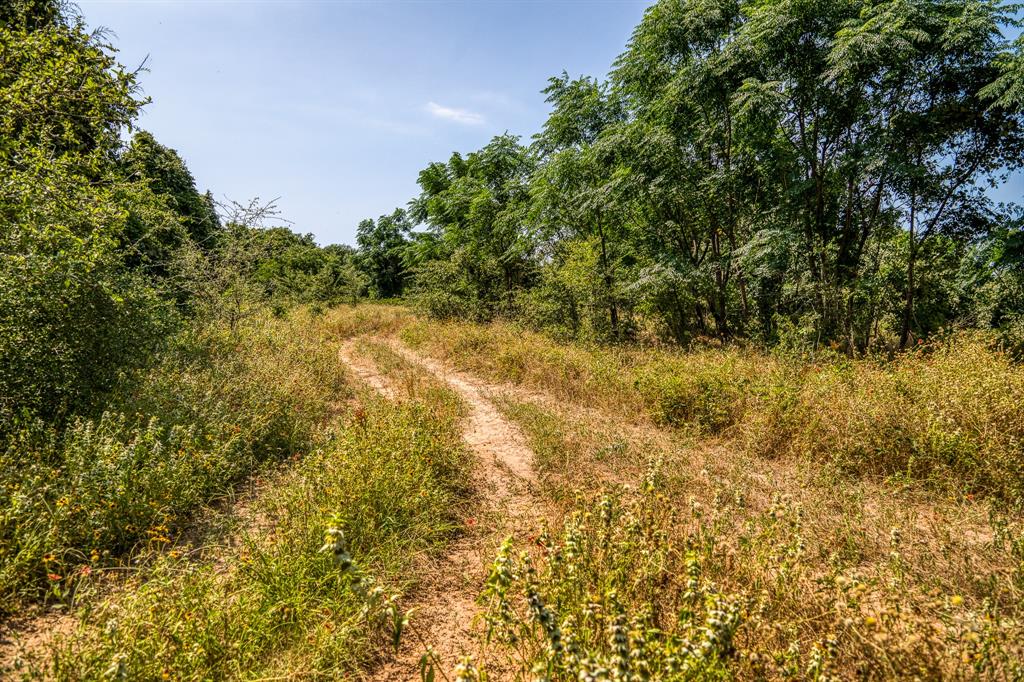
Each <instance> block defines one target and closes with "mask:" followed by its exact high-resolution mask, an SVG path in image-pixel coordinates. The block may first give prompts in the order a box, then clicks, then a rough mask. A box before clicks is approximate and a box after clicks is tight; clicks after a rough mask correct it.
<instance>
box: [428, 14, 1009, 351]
mask: <svg viewBox="0 0 1024 682" xmlns="http://www.w3.org/2000/svg"><path fill="white" fill-rule="evenodd" d="M1012 11H1013V8H1012V7H1004V6H1002V5H1000V4H998V3H989V2H982V1H977V2H969V3H966V4H964V3H952V2H945V1H943V0H928V1H927V2H920V3H905V2H886V3H881V4H872V3H862V2H861V3H858V2H854V3H850V2H842V1H839V0H835V1H833V0H823V1H822V2H816V3H811V4H805V5H795V4H792V3H763V2H746V1H744V2H718V1H717V0H712V1H711V2H706V1H704V0H692V1H690V0H687V1H683V2H680V1H679V0H664V1H663V2H658V3H656V4H655V5H654V6H652V7H651V8H649V9H648V11H647V13H646V14H645V16H644V19H643V20H642V21H641V23H640V25H639V26H637V28H636V30H635V31H634V33H633V36H632V38H631V40H630V42H629V44H628V45H627V48H626V51H625V52H624V53H623V54H622V55H621V56H620V57H619V59H618V60H617V61H616V63H615V65H614V68H613V70H612V72H611V75H610V79H609V81H608V82H601V81H598V80H596V79H592V78H589V77H580V78H575V79H574V78H570V76H569V75H568V74H564V73H563V74H562V76H560V77H555V78H552V79H550V81H549V84H548V87H547V88H545V90H544V93H545V94H546V95H547V97H548V102H549V103H550V104H551V105H552V111H551V114H550V116H549V118H548V120H547V121H546V123H545V125H544V128H543V130H542V131H541V132H540V133H539V134H538V135H537V136H536V138H535V144H534V146H533V148H532V150H531V152H532V153H531V154H529V155H527V154H524V153H523V152H522V151H517V150H516V149H515V143H514V141H513V140H511V139H509V138H508V136H505V137H501V138H495V140H494V141H492V142H491V144H489V145H488V146H486V147H484V148H483V149H481V150H480V151H477V152H473V153H471V154H469V155H466V156H462V155H460V154H455V155H453V156H452V157H451V159H450V160H449V162H448V163H446V164H444V163H435V164H431V165H430V166H429V167H428V168H426V169H425V170H423V171H422V172H421V173H420V178H419V180H420V185H421V188H422V190H423V191H422V193H421V195H420V197H418V198H417V199H416V200H414V202H413V204H412V205H413V211H412V215H413V217H414V218H415V219H416V220H418V221H422V222H426V223H427V224H428V225H429V227H430V229H431V233H430V234H431V235H432V238H430V239H425V240H423V241H422V243H420V244H417V248H416V249H415V251H414V253H415V261H414V262H415V264H416V265H418V266H419V272H422V273H424V274H425V276H424V279H423V281H422V282H421V284H420V286H419V287H418V289H417V291H418V296H419V298H420V299H421V300H425V301H426V300H429V301H431V303H430V305H429V306H428V307H426V308H425V310H427V311H428V312H431V313H432V314H434V313H435V312H436V311H442V312H437V314H442V315H448V316H450V315H467V316H470V317H472V318H474V319H479V318H480V317H481V310H480V308H481V305H480V304H482V305H483V308H484V310H485V311H486V314H485V316H486V317H494V316H495V315H498V314H502V315H506V316H516V317H519V318H520V319H523V320H524V321H526V322H527V323H528V324H530V325H531V326H535V327H540V328H545V329H549V330H550V331H552V332H553V333H555V334H557V335H559V336H566V335H569V336H577V337H579V338H585V339H603V340H622V339H629V338H635V337H636V336H638V335H647V334H650V333H651V332H653V333H654V334H656V335H657V336H660V337H662V338H670V339H673V340H675V341H678V342H684V343H686V342H690V341H691V340H693V339H694V338H699V337H706V336H717V337H720V338H723V339H729V338H734V337H749V338H754V339H757V340H759V341H761V342H763V343H766V344H773V343H776V342H777V341H778V340H779V336H780V334H781V333H785V332H786V330H788V329H792V328H804V327H809V328H810V330H811V333H810V338H811V345H812V347H813V348H815V349H817V348H819V347H821V346H823V345H825V344H831V343H839V344H841V345H842V346H843V348H844V349H845V350H846V352H848V353H851V354H852V353H858V352H864V351H867V350H869V349H872V348H879V347H884V348H894V347H897V346H898V347H900V348H905V347H907V346H908V345H909V344H910V343H911V342H912V341H914V340H916V339H920V338H923V337H927V336H929V335H932V334H935V333H936V332H937V331H938V330H939V329H942V328H946V327H949V326H951V325H956V324H964V325H972V324H981V325H989V324H997V325H1000V326H1006V327H1007V329H1010V328H1015V327H1016V325H1017V323H1016V322H1014V321H1011V320H1016V319H1017V317H1018V316H1019V303H1016V302H1015V303H1013V305H1014V306H1016V308H1017V310H1014V312H1013V313H1012V314H1011V315H1010V317H1009V318H1007V320H1008V321H1007V323H1006V324H1005V325H1003V323H1002V322H995V321H994V320H992V319H991V318H990V319H989V320H988V321H986V322H982V321H981V317H984V315H983V314H980V313H982V310H983V307H984V306H986V305H987V304H985V303H984V302H983V301H982V299H980V298H978V297H975V296H973V295H972V294H973V291H972V286H973V284H972V282H971V281H970V280H969V279H967V277H965V276H966V275H968V273H967V272H966V270H967V269H969V268H970V266H971V264H972V262H975V263H976V261H972V258H973V257H972V256H971V251H972V250H973V249H976V248H977V247H978V246H979V245H981V244H984V243H986V242H987V241H988V240H991V239H992V238H994V237H997V235H999V234H1000V233H1003V232H1005V230H1006V229H1007V227H1008V226H1012V225H1013V224H1014V223H1013V218H1012V217H1011V216H1010V215H1008V214H1007V212H1006V211H1004V210H1002V209H1001V208H997V207H995V206H994V205H993V204H992V201H991V200H990V198H989V197H988V196H987V195H986V194H985V192H984V191H983V187H984V186H985V185H986V184H998V183H999V182H1001V181H1003V180H1004V179H1005V177H1006V174H1007V173H1008V172H1010V171H1013V170H1015V169H1019V168H1020V166H1021V163H1022V162H1021V159H1022V158H1024V106H1022V104H1021V98H1020V97H1018V96H1017V94H1015V93H1017V92H1018V91H1019V90H1020V87H1019V83H1018V82H1017V81H1019V80H1020V78H1019V77H1018V76H1019V73H1018V72H1019V71H1020V68H1019V66H1020V64H1021V60H1020V51H1021V46H1022V43H1021V41H1019V40H1018V41H1017V42H1015V43H1012V44H1011V43H1009V42H1008V41H1006V40H1005V39H1004V38H1003V36H1002V33H1001V28H1002V27H1003V26H1006V25H1008V24H1011V23H1012V22H1013V20H1012V18H1011V17H1010V15H1011V13H1012ZM1018 94H1019V93H1018ZM494 159H501V160H502V161H501V162H500V163H495V162H494ZM419 247H429V248H419ZM460 251H464V252H465V253H467V254H468V255H469V256H468V257H466V258H455V257H454V256H455V254H457V253H459V252H460ZM587 251H590V252H591V253H592V254H593V258H592V259H591V260H593V261H595V262H594V265H593V266H592V267H590V268H588V269H589V271H588V272H586V274H583V273H581V272H579V265H580V264H581V263H586V262H588V259H587V258H586V252H587ZM435 260H447V261H453V262H456V263H458V264H459V265H458V266H457V267H459V268H460V269H462V270H464V273H462V275H461V276H459V275H458V274H457V273H455V272H453V271H452V267H453V266H452V265H451V264H450V263H449V264H447V265H439V266H429V267H427V266H425V265H424V261H427V262H432V261H435ZM562 270H566V272H564V273H563V272H562ZM982 274H987V273H982ZM976 279H979V278H976ZM980 279H984V277H981V278H980ZM994 279H999V280H1000V284H998V285H997V284H994V283H993V284H992V285H991V287H992V288H995V287H999V288H1001V289H1002V288H1003V287H1005V286H1006V285H1007V284H1009V282H1007V281H1006V279H1005V277H999V278H994ZM501 284H504V287H501ZM502 288H503V289H504V291H502V290H501V289H502ZM1011 288H1012V287H1011ZM434 289H436V290H437V296H433V297H432V296H431V295H429V292H430V290H434ZM470 291H471V292H473V293H472V294H468V293H467V292H470ZM514 299H515V300H514ZM466 300H472V301H478V302H480V304H477V303H474V304H472V305H467V304H465V301H466ZM985 300H989V301H991V299H985ZM1004 300H1013V301H1015V300H1016V299H1014V298H1013V297H1012V295H1011V296H1010V297H1009V299H1004ZM439 301H449V302H451V303H452V305H441V304H440V303H439ZM989 305H990V304H989ZM979 306H982V308H979ZM460 311H461V312H460ZM597 312H600V313H601V315H602V316H603V317H604V321H603V322H602V321H601V320H600V319H599V318H598V317H597V316H596V315H595V313H597ZM1000 319H1002V318H1000ZM1011 335H1012V334H1011Z"/></svg>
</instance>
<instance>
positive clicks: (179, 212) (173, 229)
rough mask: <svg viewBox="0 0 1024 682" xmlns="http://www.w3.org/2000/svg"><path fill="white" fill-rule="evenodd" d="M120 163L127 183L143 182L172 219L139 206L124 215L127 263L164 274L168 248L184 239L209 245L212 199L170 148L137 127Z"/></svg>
mask: <svg viewBox="0 0 1024 682" xmlns="http://www.w3.org/2000/svg"><path fill="white" fill-rule="evenodd" d="M120 165H121V169H122V170H121V172H122V173H123V174H124V176H125V177H126V178H127V179H128V180H129V182H132V183H136V184H142V185H145V186H146V187H147V188H148V189H149V191H150V192H151V193H152V195H153V196H154V197H156V198H157V199H158V200H159V202H160V203H159V205H160V207H161V208H163V209H166V210H167V211H170V212H171V213H172V214H173V215H174V216H175V218H176V220H174V221H163V222H161V221H157V220H154V219H153V218H152V217H151V215H145V214H144V212H142V211H133V212H132V213H131V214H129V217H128V226H127V228H126V230H125V232H124V236H123V243H124V245H125V248H126V250H127V251H128V254H127V256H128V259H129V263H130V264H132V265H133V266H136V267H141V266H145V267H146V268H147V269H148V270H149V271H150V272H151V273H154V274H165V272H166V268H167V264H168V261H169V260H170V258H171V256H172V254H173V251H174V250H175V249H176V248H177V247H179V246H180V245H181V244H182V242H183V241H184V240H185V239H191V240H192V241H194V242H195V243H197V244H198V245H200V247H202V248H206V249H209V248H212V247H213V245H214V241H215V240H216V238H217V236H218V234H219V232H220V228H221V225H220V219H219V218H218V216H217V209H216V206H215V205H214V202H213V198H212V196H210V194H209V193H206V194H200V193H199V191H198V190H197V189H196V182H195V178H193V177H192V173H191V172H190V171H189V169H188V167H187V166H186V165H185V162H184V160H182V158H181V157H180V156H179V155H178V153H177V152H176V151H175V150H173V149H170V148H168V147H165V146H163V145H162V144H160V143H159V142H157V141H156V139H155V138H154V137H153V136H152V135H151V134H150V133H148V132H145V131H139V132H137V133H136V134H135V136H134V137H133V138H132V141H131V144H130V146H129V147H128V149H127V150H126V151H125V152H124V153H123V154H122V155H121V157H120Z"/></svg>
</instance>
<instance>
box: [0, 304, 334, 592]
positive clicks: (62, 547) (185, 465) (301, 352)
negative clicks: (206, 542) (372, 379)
mask: <svg viewBox="0 0 1024 682" xmlns="http://www.w3.org/2000/svg"><path fill="white" fill-rule="evenodd" d="M345 395H347V388H346V386H345V383H344V374H343V371H342V370H341V369H340V368H339V367H338V366H337V364H336V359H335V357H334V354H333V353H332V352H331V350H330V349H329V348H326V347H323V346H322V344H320V335H319V333H318V328H317V327H316V326H315V324H314V323H313V322H311V320H309V318H308V317H306V316H302V315H299V316H297V317H295V318H294V319H292V320H290V321H280V320H273V319H269V317H268V318H259V319H256V320H253V321H252V323H251V324H250V325H248V326H246V327H244V328H243V329H241V330H240V331H239V333H238V334H235V335H231V334H226V333H223V332H221V331H218V330H200V331H193V332H187V333H184V334H183V335H182V336H180V337H179V338H178V339H177V340H176V341H175V343H174V344H173V346H172V348H171V349H169V350H168V351H167V352H166V353H165V354H164V356H163V358H162V359H161V361H160V362H159V363H158V364H157V365H156V366H155V367H153V368H152V369H150V370H149V371H147V372H141V373H138V374H137V375H135V376H131V377H125V378H124V379H123V381H122V385H121V387H120V388H119V389H118V392H117V395H115V397H114V400H113V401H112V402H111V404H110V407H109V410H108V412H106V413H105V414H104V415H103V416H102V417H100V418H98V419H87V418H80V419H77V420H75V421H73V422H72V423H71V424H70V425H69V426H67V427H66V428H63V429H62V428H59V427H56V426H53V425H47V424H44V423H42V422H38V421H29V422H23V423H22V424H21V425H20V428H18V429H17V430H16V431H15V432H14V433H12V434H11V435H10V436H9V437H8V438H7V439H6V441H5V442H4V444H3V446H2V450H0V509H2V510H3V516H2V517H0V594H3V595H4V596H5V600H4V603H5V605H6V606H7V607H8V608H15V607H16V600H14V599H13V598H12V597H14V596H16V595H21V596H33V595H39V594H41V592H42V591H44V589H45V586H46V585H47V584H49V585H50V587H51V588H53V589H54V590H56V591H59V590H60V589H61V585H65V586H67V585H70V584H73V583H72V581H71V578H70V576H69V575H68V573H69V569H70V567H71V566H75V565H80V564H83V563H92V564H96V563H97V562H98V563H104V562H106V561H108V560H109V559H107V558H106V557H108V556H109V555H116V554H119V553H123V552H125V551H127V550H130V549H131V548H132V547H133V546H135V545H136V544H137V543H146V542H148V543H156V544H162V543H166V542H168V541H169V539H170V535H171V534H173V533H174V532H176V531H177V530H178V529H180V528H181V527H182V526H183V525H184V524H185V523H187V521H188V520H189V518H190V517H191V515H192V513H193V512H194V510H195V509H196V508H197V507H199V506H201V505H202V504H204V503H207V502H209V501H210V500H212V499H215V498H216V497H218V496H220V495H223V494H225V493H226V492H228V491H229V489H230V487H231V485H232V484H233V483H234V482H236V481H237V480H238V479H239V478H241V477H242V476H245V475H247V474H248V473H250V472H251V471H252V470H253V469H255V468H257V467H259V466H260V465H261V464H262V463H264V462H269V461H272V460H279V459H283V458H285V457H288V456H291V455H293V454H297V453H302V452H306V451H308V450H309V449H310V448H311V447H312V446H313V444H314V443H315V442H316V441H317V429H318V428H319V425H321V424H322V423H323V422H324V421H325V420H326V419H328V418H329V417H330V416H331V415H332V414H333V412H334V410H335V405H336V402H337V401H338V400H340V399H341V398H343V397H344V396H345ZM55 575H56V576H61V577H60V578H59V579H53V578H52V576H55Z"/></svg>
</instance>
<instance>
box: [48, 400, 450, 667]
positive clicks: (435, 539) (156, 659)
mask: <svg viewBox="0 0 1024 682" xmlns="http://www.w3.org/2000/svg"><path fill="white" fill-rule="evenodd" d="M456 413H457V405H454V404H452V403H448V404H444V403H437V402H435V403H433V404H430V405H428V404H425V403H421V402H410V403H404V404H402V405H394V404H390V403H386V402H385V401H382V400H372V401H370V402H368V403H364V404H363V405H362V406H361V407H360V408H359V409H358V410H357V411H356V413H355V414H354V415H353V417H352V421H351V422H349V424H348V425H347V426H346V427H345V428H344V429H343V430H341V431H340V433H339V434H338V436H337V437H336V438H335V439H333V440H331V441H330V442H327V443H325V444H324V445H323V447H322V448H320V449H318V450H317V451H315V452H314V453H313V454H311V455H309V456H307V457H306V458H305V459H303V460H301V461H300V462H299V463H298V464H297V465H296V466H294V467H293V468H290V469H288V470H286V471H285V472H283V473H282V474H280V475H279V476H278V477H277V478H275V479H274V481H273V484H272V485H269V486H267V488H266V492H265V493H264V494H261V495H260V496H259V497H258V498H257V499H256V500H255V501H254V502H253V503H252V506H251V508H249V509H247V510H246V516H247V517H248V522H247V523H245V524H243V525H242V527H241V528H239V529H238V530H236V534H237V538H236V541H235V542H234V543H232V544H231V545H230V546H228V547H226V548H221V549H218V550H216V551H211V550H209V549H207V550H206V552H205V555H204V556H199V557H198V558H197V557H196V556H194V555H193V554H190V553H188V552H186V553H180V552H178V551H172V552H170V553H163V554H161V555H160V556H159V558H157V559H156V560H155V563H154V564H153V565H152V566H151V567H148V568H146V569H145V570H144V571H142V572H141V573H140V574H139V577H138V578H130V579H128V581H127V583H126V584H122V585H120V587H121V588H122V589H119V590H116V591H115V593H114V597H112V598H108V599H104V598H103V589H104V586H103V578H97V576H98V575H102V573H94V574H93V576H92V577H91V578H90V580H91V582H90V583H89V585H88V586H87V587H83V588H82V590H83V591H84V590H86V589H88V590H90V591H94V592H95V594H90V593H86V594H83V595H82V596H80V602H81V603H82V604H83V605H84V607H83V611H82V613H81V623H82V625H81V626H80V628H79V630H78V631H77V632H76V633H75V634H73V635H71V636H69V637H66V638H64V639H61V640H59V641H58V642H57V644H56V648H55V650H54V651H53V652H52V657H51V658H50V660H49V661H39V662H37V663H36V664H35V665H34V670H35V672H36V673H38V674H43V675H45V676H47V677H52V678H55V679H62V680H84V679H97V678H100V677H102V676H104V675H109V676H114V677H118V676H119V677H121V678H122V679H160V678H161V677H162V676H168V675H169V676H170V677H171V678H173V679H234V678H239V677H246V678H261V677H267V678H274V677H276V676H284V677H289V678H301V677H323V678H337V677H338V676H344V675H345V674H352V673H353V672H354V671H355V670H357V669H358V668H359V667H360V666H365V665H367V664H369V663H372V661H373V660H374V659H375V658H376V657H378V656H380V655H381V653H382V652H383V651H385V650H386V649H387V647H388V646H389V645H390V642H391V641H392V638H393V636H394V634H395V633H394V631H393V624H394V616H395V615H398V616H399V617H401V614H400V613H399V614H394V613H391V614H389V613H387V611H388V609H389V608H393V606H392V604H391V603H390V602H389V599H390V595H392V594H400V593H401V592H402V591H403V589H404V588H406V587H408V586H409V585H410V583H411V582H412V578H411V575H412V573H411V570H410V569H411V568H412V560H413V558H414V557H415V556H416V555H417V554H418V553H419V552H422V551H424V550H429V549H435V548H437V547H438V546H439V545H440V544H442V543H443V542H444V541H445V540H446V539H447V538H449V537H451V536H452V534H453V532H454V528H455V526H456V520H455V516H454V515H455V514H456V513H457V511H458V509H459V507H460V502H459V500H460V499H461V498H462V497H463V495H464V492H465V491H463V490H461V489H460V487H459V483H458V481H460V480H464V475H463V472H464V469H465V466H466V465H467V462H468V460H467V458H466V456H465V453H464V451H463V450H462V448H461V446H460V443H459V430H458V427H457V424H456V422H455V419H456ZM328 531H330V532H331V533H335V534H338V533H340V534H343V535H342V537H343V538H344V543H345V545H344V551H345V556H346V559H345V563H344V564H342V563H339V562H338V561H337V560H336V557H335V556H334V555H333V554H332V553H331V552H323V551H321V546H322V545H324V541H325V540H324V538H325V534H326V533H328ZM336 537H338V535H332V536H329V537H328V540H329V541H330V542H331V543H333V542H334V541H335V538H336ZM107 589H109V588H107Z"/></svg>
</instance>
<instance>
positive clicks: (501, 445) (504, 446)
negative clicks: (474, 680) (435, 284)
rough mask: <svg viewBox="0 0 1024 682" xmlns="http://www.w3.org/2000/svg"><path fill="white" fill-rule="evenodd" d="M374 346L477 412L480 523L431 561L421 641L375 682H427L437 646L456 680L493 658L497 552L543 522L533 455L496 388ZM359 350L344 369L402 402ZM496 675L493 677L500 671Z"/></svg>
mask: <svg viewBox="0 0 1024 682" xmlns="http://www.w3.org/2000/svg"><path fill="white" fill-rule="evenodd" d="M370 340H373V341H377V342H379V343H382V344H385V345H387V346H388V347H389V348H390V349H391V350H392V351H394V352H395V353H396V354H398V355H399V356H400V357H402V358H403V359H404V360H405V361H406V362H408V363H409V364H411V365H413V366H415V367H418V368H420V369H422V370H424V371H425V372H427V373H428V374H430V375H432V376H433V377H434V378H435V379H437V380H438V381H441V382H443V383H445V384H447V385H448V386H449V387H450V388H451V389H452V390H454V391H455V392H456V393H457V394H458V395H459V397H460V398H461V399H462V400H463V402H464V403H465V404H466V406H467V407H468V409H469V415H468V417H467V419H466V421H465V425H464V429H463V433H462V436H463V440H464V441H465V443H466V445H467V446H468V447H469V449H470V450H471V451H472V452H473V453H474V454H475V455H476V458H477V466H476V471H475V472H474V474H473V487H474V488H475V490H476V491H477V493H478V495H479V517H478V518H477V517H474V518H470V519H466V524H467V528H466V531H467V532H466V534H465V535H464V536H462V537H461V538H459V539H458V540H457V541H455V542H454V543H452V544H451V545H450V546H449V547H448V550H447V552H446V554H445V555H444V556H443V557H440V558H438V559H435V560H429V561H424V565H423V566H422V567H421V568H420V578H421V580H420V586H419V589H418V590H417V591H416V592H415V593H414V594H413V595H412V596H411V598H410V602H409V603H408V604H407V605H406V608H410V607H411V608H412V609H413V617H412V619H411V622H410V624H411V628H410V634H412V635H413V636H406V637H403V643H402V646H401V647H400V649H399V651H398V654H397V655H396V656H395V658H394V659H393V660H391V661H389V662H388V663H386V664H384V665H382V666H381V667H379V668H378V669H376V670H374V671H372V672H371V674H370V675H369V679H375V680H419V679H420V659H421V657H422V656H423V654H424V653H425V651H426V647H428V646H429V647H430V648H431V650H432V651H433V656H434V658H435V660H436V661H437V666H436V667H437V668H438V670H437V672H438V673H439V674H438V678H440V679H451V674H452V671H453V669H454V668H455V666H456V664H457V663H458V662H459V659H460V658H461V657H462V656H465V655H472V656H474V659H475V660H476V661H477V662H480V661H482V660H483V659H485V658H486V651H484V650H483V649H482V642H483V638H482V636H481V635H482V630H481V627H482V622H481V619H480V618H479V616H480V610H479V607H478V606H477V603H476V597H477V595H478V594H479V592H480V590H481V588H482V587H483V582H484V580H485V578H486V575H487V567H488V565H489V563H490V561H491V559H492V558H493V556H494V552H495V550H496V548H497V547H498V545H499V544H500V542H501V540H502V539H503V538H504V537H506V536H508V535H517V536H520V537H522V536H523V534H525V533H528V532H532V531H533V530H534V529H535V528H536V527H537V525H538V524H539V522H540V518H541V513H540V503H539V501H538V499H537V498H536V496H535V495H534V493H533V489H534V486H535V483H536V475H535V473H534V470H533V452H532V451H531V450H530V448H529V447H528V446H527V445H526V439H525V438H524V437H523V435H522V433H521V432H520V431H519V429H518V427H516V426H515V425H514V424H512V423H511V422H509V421H508V420H507V419H505V418H504V417H503V416H502V415H501V413H500V412H499V411H498V409H497V408H496V407H495V405H494V403H493V402H492V401H491V399H490V398H489V395H491V394H493V393H494V387H492V386H490V385H489V384H486V383H485V382H481V381H479V380H477V379H476V378H474V377H471V376H469V375H467V374H464V373H462V372H458V371H455V370H452V369H450V368H449V367H447V366H445V365H444V364H443V363H441V362H438V361H437V360H433V359H430V358H425V357H422V356H420V355H418V354H416V353H415V352H413V351H412V350H410V349H409V348H407V347H406V346H404V345H402V344H401V343H399V342H398V341H397V340H394V339H383V338H376V339H374V338H370ZM354 346H355V341H354V340H351V341H349V342H347V343H346V344H344V345H343V346H342V349H341V351H340V352H339V357H340V358H341V360H342V362H344V363H345V364H346V365H348V366H349V367H350V368H351V370H352V372H353V373H354V374H355V375H356V377H358V378H359V379H360V380H361V381H363V382H364V383H365V384H366V385H367V386H369V387H370V388H372V389H373V390H374V391H376V392H377V393H379V394H381V395H383V396H385V397H387V398H390V399H395V398H396V396H397V395H398V393H397V391H396V390H395V389H394V388H393V387H392V386H391V385H390V384H389V382H388V379H387V377H385V376H384V375H382V374H381V373H380V372H379V371H378V369H377V367H376V366H375V365H374V364H373V362H372V361H371V360H369V359H367V358H365V357H362V356H360V355H358V354H357V353H355V352H354ZM491 673H492V677H493V676H494V673H499V674H500V671H499V670H491Z"/></svg>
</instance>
